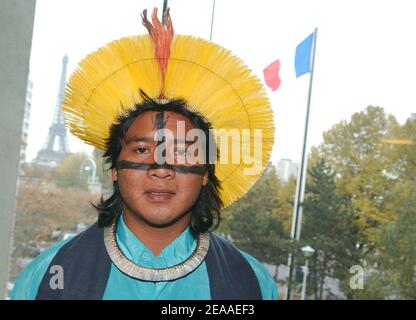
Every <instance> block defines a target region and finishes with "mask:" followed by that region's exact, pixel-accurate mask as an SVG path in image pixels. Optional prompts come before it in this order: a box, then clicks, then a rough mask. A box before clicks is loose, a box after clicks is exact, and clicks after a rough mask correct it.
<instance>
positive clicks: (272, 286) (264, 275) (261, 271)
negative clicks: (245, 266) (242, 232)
mask: <svg viewBox="0 0 416 320" xmlns="http://www.w3.org/2000/svg"><path fill="white" fill-rule="evenodd" d="M239 251H240V253H241V254H242V255H243V257H244V258H245V259H246V260H247V261H248V263H249V264H250V266H251V268H252V269H253V270H254V273H255V274H256V277H257V279H258V281H259V284H260V289H261V292H262V296H263V299H265V300H277V285H276V283H275V282H274V280H273V278H272V276H271V275H270V272H269V271H268V270H267V269H266V267H265V266H264V265H263V264H262V263H261V262H260V261H259V260H257V259H256V258H254V257H253V256H252V255H250V254H248V253H247V252H244V251H242V250H239Z"/></svg>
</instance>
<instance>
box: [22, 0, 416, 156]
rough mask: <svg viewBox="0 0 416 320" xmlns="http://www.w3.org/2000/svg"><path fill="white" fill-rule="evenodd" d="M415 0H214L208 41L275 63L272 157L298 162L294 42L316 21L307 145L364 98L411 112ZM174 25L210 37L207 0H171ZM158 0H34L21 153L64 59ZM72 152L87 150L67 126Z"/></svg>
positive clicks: (39, 130)
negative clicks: (29, 92) (28, 115)
mask: <svg viewBox="0 0 416 320" xmlns="http://www.w3.org/2000/svg"><path fill="white" fill-rule="evenodd" d="M413 2H414V1H412V0H377V1H376V0H361V1H359V0H333V1H328V0H291V1H283V0H282V1H279V0H256V1H249V0H247V1H245V0H244V1H243V0H216V1H215V14H214V21H213V32H212V41H213V42H215V43H218V44H219V45H221V46H224V47H225V48H227V49H229V50H231V51H232V52H233V53H234V54H235V55H237V56H239V57H240V58H241V59H242V60H243V61H244V62H245V63H246V65H248V66H249V68H250V69H251V70H252V71H253V72H254V73H255V74H256V75H257V76H258V77H259V78H260V79H261V80H262V81H263V83H264V80H263V69H264V68H265V67H266V66H267V65H269V64H270V63H271V62H273V61H275V60H276V59H279V60H280V62H281V70H280V77H281V79H282V83H281V86H280V88H279V89H278V90H277V91H274V92H273V91H271V90H270V89H268V88H267V89H266V90H267V93H268V95H269V97H270V101H271V105H272V109H273V112H274V117H275V126H276V132H275V144H274V147H273V152H272V156H271V161H272V163H274V164H276V163H277V161H278V160H279V159H281V158H288V159H292V160H294V161H295V162H299V161H300V156H301V148H302V140H303V132H304V125H305V113H306V104H307V94H308V87H309V74H306V75H303V76H301V77H299V78H296V77H295V70H294V57H295V49H296V46H297V45H298V44H299V43H300V42H301V41H302V40H303V39H304V38H306V37H307V36H308V35H309V34H311V33H312V32H313V30H314V29H315V28H318V37H317V46H316V57H315V72H314V77H313V80H314V81H313V85H312V97H311V109H310V124H309V126H310V127H309V135H308V146H311V145H317V144H319V143H320V142H321V141H322V132H324V131H326V130H328V129H330V128H331V127H332V126H333V125H335V124H336V123H338V122H339V121H341V120H349V119H350V116H351V115H352V114H353V113H355V112H359V111H362V110H364V109H365V108H366V107H367V106H368V105H375V106H380V107H383V108H384V109H385V110H386V112H387V113H390V114H393V115H395V116H396V118H397V119H398V121H399V122H401V123H403V122H404V121H405V120H406V119H407V118H408V117H409V116H410V114H411V113H416V90H415V88H414V86H415V75H416V59H415V57H416V42H415V40H414V39H416V37H415V33H416V19H415V18H414V10H413V5H414V3H413ZM168 4H169V7H170V8H171V16H172V20H173V25H174V28H175V32H176V33H177V34H189V35H193V36H196V37H200V38H204V39H209V37H210V30H211V18H212V8H213V0H169V1H168ZM162 5H163V0H157V1H156V0H37V5H36V13H35V25H34V31H33V41H32V51H31V59H30V76H29V78H30V80H31V81H32V82H33V91H32V109H31V121H30V127H29V136H28V149H27V160H29V161H30V160H32V159H33V158H34V157H36V154H37V152H38V151H39V149H41V148H42V146H43V144H44V142H45V140H46V137H47V134H48V129H49V126H50V124H51V123H52V118H53V114H54V109H55V106H56V103H57V96H58V88H59V81H60V76H61V69H62V58H63V56H64V55H68V57H69V63H68V75H70V74H71V73H72V71H73V70H74V69H75V67H76V65H77V63H78V62H79V61H80V60H81V59H82V58H84V57H85V56H86V55H87V54H88V53H89V52H91V51H94V50H96V49H98V48H99V47H101V46H103V45H105V44H106V43H108V42H110V41H112V40H115V39H118V38H121V37H124V36H129V35H137V34H146V32H147V31H146V30H145V28H144V27H143V26H142V25H141V22H140V19H139V17H140V13H141V12H142V11H143V9H146V8H147V9H148V10H149V11H151V10H152V9H153V7H155V6H156V7H158V8H160V10H161V8H162ZM69 144H70V148H71V151H73V152H75V151H81V150H86V151H90V150H91V147H86V146H85V144H84V143H83V142H82V141H80V140H79V139H77V138H75V137H73V136H72V135H71V134H69Z"/></svg>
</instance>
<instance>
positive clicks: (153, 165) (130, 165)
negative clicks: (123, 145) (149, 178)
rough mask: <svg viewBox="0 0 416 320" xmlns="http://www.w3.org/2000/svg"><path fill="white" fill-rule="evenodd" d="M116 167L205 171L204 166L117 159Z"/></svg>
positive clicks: (182, 171) (201, 172)
mask: <svg viewBox="0 0 416 320" xmlns="http://www.w3.org/2000/svg"><path fill="white" fill-rule="evenodd" d="M116 169H117V170H120V169H134V170H143V171H146V170H150V169H171V170H174V171H175V172H176V173H185V174H186V173H190V174H198V175H201V176H202V175H204V174H205V172H206V167H205V166H178V165H171V164H157V163H137V162H132V161H128V160H121V161H117V163H116Z"/></svg>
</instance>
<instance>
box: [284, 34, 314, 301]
mask: <svg viewBox="0 0 416 320" xmlns="http://www.w3.org/2000/svg"><path fill="white" fill-rule="evenodd" d="M317 36H318V28H315V31H314V38H313V45H312V65H311V72H310V77H309V92H308V103H307V106H306V117H305V129H304V133H303V146H302V156H301V165H300V168H299V172H298V179H297V182H296V195H295V203H294V205H293V217H292V227H291V231H290V236H291V238H292V239H294V240H299V239H300V233H301V226H302V216H303V201H304V199H305V184H306V175H307V164H308V161H307V153H306V146H307V138H308V129H309V114H310V105H311V97H312V81H313V72H314V68H315V51H316V40H317ZM287 264H288V276H287V290H286V300H289V299H290V293H291V282H292V275H293V265H294V259H293V254H292V253H289V257H288V262H287Z"/></svg>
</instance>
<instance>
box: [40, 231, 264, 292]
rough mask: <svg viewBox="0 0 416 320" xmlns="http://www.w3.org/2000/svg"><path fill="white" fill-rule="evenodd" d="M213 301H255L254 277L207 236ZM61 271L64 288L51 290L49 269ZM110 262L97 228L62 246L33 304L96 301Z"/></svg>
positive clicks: (229, 249)
mask: <svg viewBox="0 0 416 320" xmlns="http://www.w3.org/2000/svg"><path fill="white" fill-rule="evenodd" d="M205 263H206V266H207V271H208V278H209V283H210V291H211V298H212V299H213V300H259V299H261V298H262V296H261V291H260V286H259V283H258V280H257V277H256V275H255V273H254V271H253V269H252V268H251V266H250V264H249V263H248V262H247V260H246V259H245V258H244V257H243V255H242V254H241V253H240V252H239V251H238V250H237V248H236V247H235V246H234V245H233V244H232V243H230V242H229V241H227V240H224V239H222V238H221V237H219V236H218V235H216V234H214V233H211V242H210V247H209V250H208V254H207V256H206V258H205ZM54 265H58V266H61V267H62V268H63V270H64V288H63V289H52V288H51V286H50V284H49V283H50V280H51V277H53V276H54V274H51V273H49V270H50V268H51V266H54ZM110 269H111V260H110V257H109V256H108V254H107V251H106V249H105V245H104V234H103V229H102V228H99V227H98V225H97V224H94V225H92V226H91V227H90V228H88V229H87V230H85V231H84V232H82V233H80V234H79V235H77V236H76V237H74V239H72V240H70V241H69V242H68V243H66V244H65V245H64V246H62V248H61V249H60V250H59V251H58V252H57V253H56V255H55V256H54V258H53V259H52V261H51V263H50V265H49V268H48V271H47V272H46V273H45V275H44V276H43V278H42V281H41V283H40V286H39V289H38V293H37V296H36V299H37V300H42V299H48V300H49V299H56V300H75V299H77V300H78V299H81V300H100V299H102V297H103V295H104V291H105V288H106V285H107V281H108V277H109V275H110Z"/></svg>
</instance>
